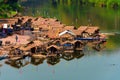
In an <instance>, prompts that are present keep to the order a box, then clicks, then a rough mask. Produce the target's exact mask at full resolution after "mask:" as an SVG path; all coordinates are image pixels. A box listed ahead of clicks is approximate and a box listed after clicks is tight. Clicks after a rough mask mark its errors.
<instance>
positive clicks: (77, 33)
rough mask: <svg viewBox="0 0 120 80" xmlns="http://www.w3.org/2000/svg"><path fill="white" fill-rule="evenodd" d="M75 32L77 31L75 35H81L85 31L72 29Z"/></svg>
mask: <svg viewBox="0 0 120 80" xmlns="http://www.w3.org/2000/svg"><path fill="white" fill-rule="evenodd" d="M72 31H73V33H75V35H81V34H82V33H83V31H81V30H72Z"/></svg>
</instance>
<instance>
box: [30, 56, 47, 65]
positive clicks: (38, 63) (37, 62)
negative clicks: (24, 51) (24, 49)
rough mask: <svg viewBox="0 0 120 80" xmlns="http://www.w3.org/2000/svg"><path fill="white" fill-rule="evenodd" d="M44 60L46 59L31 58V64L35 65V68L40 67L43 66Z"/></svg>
mask: <svg viewBox="0 0 120 80" xmlns="http://www.w3.org/2000/svg"><path fill="white" fill-rule="evenodd" d="M44 60H45V59H41V58H33V57H31V62H30V63H31V64H33V65H35V66H38V65H40V64H42V63H43V61H44Z"/></svg>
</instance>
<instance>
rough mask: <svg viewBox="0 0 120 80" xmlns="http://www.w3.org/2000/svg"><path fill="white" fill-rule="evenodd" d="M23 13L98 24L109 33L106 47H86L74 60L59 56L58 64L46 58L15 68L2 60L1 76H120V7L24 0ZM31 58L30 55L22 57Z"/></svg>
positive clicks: (18, 79)
mask: <svg viewBox="0 0 120 80" xmlns="http://www.w3.org/2000/svg"><path fill="white" fill-rule="evenodd" d="M21 4H22V5H23V6H25V8H26V9H27V10H25V11H24V12H23V15H30V16H44V17H52V18H57V19H59V20H60V21H61V22H62V23H64V24H66V25H74V26H76V27H79V26H80V25H95V26H99V27H100V29H101V32H104V33H116V34H115V35H112V36H108V39H107V43H106V47H105V48H104V49H103V50H101V51H99V52H98V51H95V50H93V49H91V48H88V47H86V48H85V50H84V54H85V55H84V56H82V57H80V58H74V59H72V60H69V61H68V60H65V59H62V58H61V59H60V62H59V63H57V64H55V65H50V64H48V63H47V60H44V61H43V63H42V64H39V65H34V64H32V63H30V64H28V65H26V66H24V67H23V66H22V67H21V68H15V67H12V66H10V65H7V64H5V63H4V61H0V64H2V65H3V66H1V67H0V80H120V76H119V74H120V62H119V61H120V10H113V9H108V8H99V7H92V6H80V4H79V3H77V2H76V3H73V4H72V3H70V2H55V0H24V3H21ZM26 61H28V62H29V58H27V59H25V60H23V61H22V62H23V63H25V62H26Z"/></svg>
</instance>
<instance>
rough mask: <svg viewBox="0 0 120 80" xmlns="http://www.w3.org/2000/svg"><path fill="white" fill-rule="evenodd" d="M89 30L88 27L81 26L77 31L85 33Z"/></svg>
mask: <svg viewBox="0 0 120 80" xmlns="http://www.w3.org/2000/svg"><path fill="white" fill-rule="evenodd" d="M87 28H88V26H80V27H79V28H78V29H77V30H79V31H85V30H86V29H87Z"/></svg>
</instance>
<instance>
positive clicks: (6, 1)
mask: <svg viewBox="0 0 120 80" xmlns="http://www.w3.org/2000/svg"><path fill="white" fill-rule="evenodd" d="M20 10H21V6H20V5H19V3H18V0H0V18H6V17H11V16H13V15H15V14H17V13H18V12H19V11H20Z"/></svg>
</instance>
